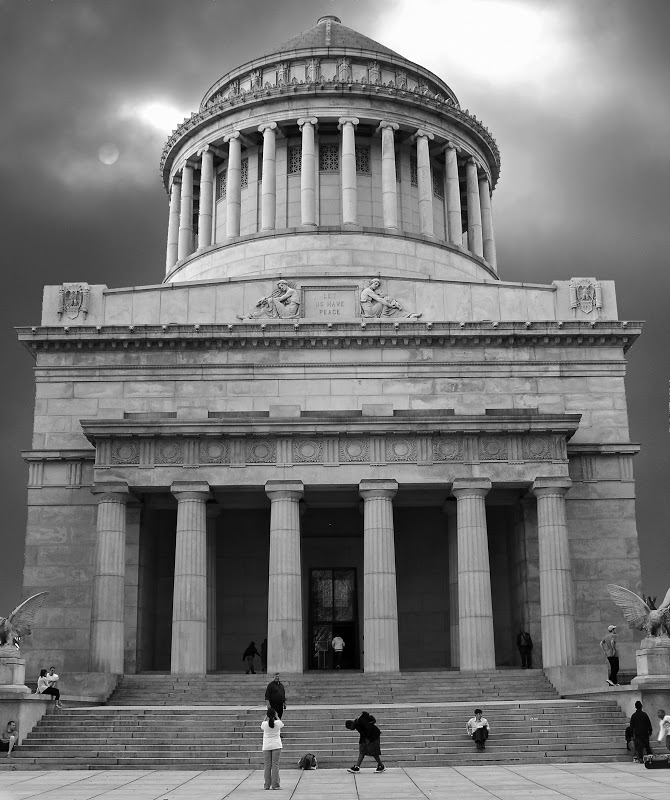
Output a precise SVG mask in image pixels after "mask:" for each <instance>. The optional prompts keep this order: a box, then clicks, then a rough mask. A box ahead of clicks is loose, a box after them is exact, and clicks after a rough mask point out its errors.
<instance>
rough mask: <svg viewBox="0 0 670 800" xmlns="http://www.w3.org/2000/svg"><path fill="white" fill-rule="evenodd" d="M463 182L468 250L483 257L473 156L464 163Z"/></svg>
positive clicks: (480, 215)
mask: <svg viewBox="0 0 670 800" xmlns="http://www.w3.org/2000/svg"><path fill="white" fill-rule="evenodd" d="M465 183H466V189H467V197H468V250H469V251H470V252H471V253H473V254H474V255H476V256H482V257H483V255H484V246H483V243H482V210H481V205H480V201H479V181H478V179H477V164H476V162H475V160H474V158H469V159H468V161H467V163H466V165H465Z"/></svg>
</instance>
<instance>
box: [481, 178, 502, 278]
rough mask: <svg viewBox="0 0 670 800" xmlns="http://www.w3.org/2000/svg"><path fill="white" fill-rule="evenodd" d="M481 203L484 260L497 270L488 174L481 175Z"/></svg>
mask: <svg viewBox="0 0 670 800" xmlns="http://www.w3.org/2000/svg"><path fill="white" fill-rule="evenodd" d="M479 205H480V207H481V214H482V247H483V253H484V260H485V261H486V262H487V263H488V265H489V266H490V267H491V268H492V269H494V270H495V271H496V272H497V270H498V262H497V259H496V241H495V236H494V235H493V214H492V211H491V189H490V187H489V179H488V178H487V176H486V175H483V174H482V175H480V176H479Z"/></svg>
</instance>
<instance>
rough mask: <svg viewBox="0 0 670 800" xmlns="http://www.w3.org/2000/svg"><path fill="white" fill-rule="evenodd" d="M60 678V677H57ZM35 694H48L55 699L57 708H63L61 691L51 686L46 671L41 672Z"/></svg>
mask: <svg viewBox="0 0 670 800" xmlns="http://www.w3.org/2000/svg"><path fill="white" fill-rule="evenodd" d="M56 677H58V675H56ZM35 694H48V695H50V696H51V697H53V699H54V703H55V707H56V708H61V707H62V706H61V704H60V689H57V688H56V687H55V686H52V685H51V681H50V680H49V678H48V677H47V671H46V670H45V669H41V670H40V676H39V678H38V679H37V691H36V692H35Z"/></svg>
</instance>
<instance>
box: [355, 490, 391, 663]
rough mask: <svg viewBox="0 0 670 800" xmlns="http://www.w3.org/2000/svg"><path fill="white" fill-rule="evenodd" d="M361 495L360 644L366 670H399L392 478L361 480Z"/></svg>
mask: <svg viewBox="0 0 670 800" xmlns="http://www.w3.org/2000/svg"><path fill="white" fill-rule="evenodd" d="M358 491H359V493H360V495H361V497H362V498H363V519H364V522H363V527H364V533H363V581H364V585H363V638H364V643H363V647H364V650H365V653H364V665H363V669H364V671H365V672H398V670H399V669H400V656H399V646H398V596H397V591H396V577H395V576H396V570H395V542H394V531H393V498H394V497H395V495H396V492H397V491H398V484H397V483H396V481H393V480H365V481H361V483H360V484H359V487H358Z"/></svg>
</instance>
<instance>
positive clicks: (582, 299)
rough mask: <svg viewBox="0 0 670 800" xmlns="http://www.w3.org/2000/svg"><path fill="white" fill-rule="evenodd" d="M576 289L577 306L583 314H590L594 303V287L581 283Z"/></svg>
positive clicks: (590, 284)
mask: <svg viewBox="0 0 670 800" xmlns="http://www.w3.org/2000/svg"><path fill="white" fill-rule="evenodd" d="M576 288H577V304H578V305H579V307H580V308H581V310H582V311H583V312H584V313H586V314H590V313H591V312H592V311H593V306H594V305H595V302H596V287H595V286H594V285H593V284H592V283H581V284H579V285H578V286H577V287H576Z"/></svg>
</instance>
